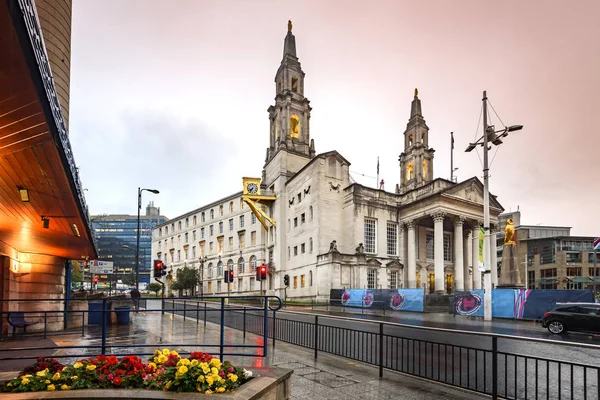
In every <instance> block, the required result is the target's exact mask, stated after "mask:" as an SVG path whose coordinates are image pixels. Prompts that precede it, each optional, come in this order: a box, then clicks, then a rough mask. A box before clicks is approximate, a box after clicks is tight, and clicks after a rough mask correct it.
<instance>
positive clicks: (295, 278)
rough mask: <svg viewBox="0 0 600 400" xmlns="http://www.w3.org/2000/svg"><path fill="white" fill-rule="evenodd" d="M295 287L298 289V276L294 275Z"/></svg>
mask: <svg viewBox="0 0 600 400" xmlns="http://www.w3.org/2000/svg"><path fill="white" fill-rule="evenodd" d="M294 289H298V276H294Z"/></svg>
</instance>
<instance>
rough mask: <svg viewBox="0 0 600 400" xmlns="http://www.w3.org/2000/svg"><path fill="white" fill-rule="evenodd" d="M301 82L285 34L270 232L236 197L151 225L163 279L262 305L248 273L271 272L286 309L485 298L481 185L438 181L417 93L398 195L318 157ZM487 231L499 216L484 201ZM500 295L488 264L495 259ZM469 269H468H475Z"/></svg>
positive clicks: (267, 189) (270, 167) (273, 123)
mask: <svg viewBox="0 0 600 400" xmlns="http://www.w3.org/2000/svg"><path fill="white" fill-rule="evenodd" d="M304 77H305V75H304V72H303V71H302V68H301V65H300V62H299V61H298V58H297V56H296V44H295V38H294V35H293V34H292V32H291V25H290V27H289V29H288V33H287V36H286V38H285V42H284V55H283V59H282V62H281V65H280V66H279V69H278V70H277V73H276V76H275V89H276V96H275V104H274V105H273V106H271V107H269V109H268V112H269V120H270V135H269V148H268V149H267V156H266V160H265V165H264V169H263V171H262V180H261V185H260V186H261V189H262V192H263V194H265V193H268V194H274V195H275V196H276V198H277V200H275V201H274V202H272V203H271V204H270V205H269V206H267V207H266V208H265V211H266V212H267V213H268V215H269V216H270V217H271V218H273V219H274V220H275V222H276V224H277V226H276V227H270V229H269V231H268V232H266V231H265V230H264V229H263V227H262V226H261V224H260V223H258V222H257V221H256V219H255V217H254V215H253V214H252V212H251V210H250V208H249V207H248V206H247V205H245V204H244V202H243V200H242V194H243V193H242V192H239V193H236V194H233V195H231V196H229V197H227V198H224V199H221V200H219V201H216V202H214V203H212V204H208V205H206V206H204V207H200V208H198V209H196V210H194V211H191V212H189V213H186V214H184V215H182V216H179V217H177V218H174V219H172V220H170V221H168V222H166V223H164V224H161V225H158V226H157V227H156V228H155V230H154V231H153V243H152V254H153V255H155V257H156V258H158V259H162V260H163V261H165V262H166V263H167V265H168V266H169V268H173V270H176V269H177V268H179V267H181V266H183V265H188V266H191V267H194V268H200V266H201V265H202V263H201V259H202V260H203V261H204V262H203V264H204V269H203V272H202V274H201V276H202V280H203V293H204V294H208V293H211V294H212V293H214V294H223V293H227V284H225V283H223V270H224V269H227V268H230V269H231V268H232V269H234V271H235V282H234V284H233V285H231V287H230V289H231V291H232V293H244V294H250V293H255V294H258V293H259V290H260V286H259V284H258V283H257V282H256V281H255V273H254V269H255V267H256V266H257V265H261V264H263V263H265V264H266V265H267V266H268V267H269V274H268V280H267V282H264V287H263V289H265V290H266V293H268V294H275V295H281V296H283V287H284V283H283V277H284V276H285V275H289V277H290V286H289V288H288V290H287V297H288V299H298V300H300V299H303V300H306V299H320V300H323V299H328V298H329V293H330V289H339V288H343V287H345V288H383V289H386V288H415V287H419V288H425V291H426V293H434V292H435V293H448V292H451V291H454V290H463V289H480V288H482V276H481V274H480V273H479V272H478V270H477V267H476V266H477V249H478V242H477V237H476V236H475V237H473V235H472V234H471V229H475V230H476V232H477V230H478V227H479V226H480V225H481V224H482V221H483V185H482V183H481V182H480V181H479V180H478V179H477V178H471V179H468V180H466V181H464V182H461V183H454V182H451V181H448V180H445V179H441V178H437V179H434V178H433V176H434V171H433V157H434V150H433V149H432V148H430V147H429V127H428V126H427V125H426V123H425V120H424V118H423V113H422V109H421V100H420V99H419V97H418V93H417V91H416V90H415V94H414V98H413V101H412V105H411V113H410V119H409V121H408V124H407V127H406V131H405V132H404V137H405V140H404V149H403V150H402V153H401V154H400V159H399V161H400V184H399V185H397V187H396V191H395V193H390V192H386V191H384V190H378V189H374V188H369V187H365V186H362V185H359V184H357V183H352V182H351V180H350V174H349V166H350V162H349V161H348V160H346V159H345V158H344V157H343V156H342V155H341V154H340V153H338V152H337V151H330V152H326V153H322V154H316V153H315V145H314V140H313V139H311V138H310V129H309V127H310V111H311V107H310V102H309V100H308V99H307V98H306V97H304ZM490 206H491V207H490V217H491V222H492V229H494V228H493V227H494V226H497V220H498V218H497V217H498V214H499V213H500V212H502V211H503V208H502V206H501V205H500V204H499V203H498V202H497V200H496V198H495V197H494V196H492V195H490ZM491 253H492V255H491V257H492V258H491V260H492V262H491V264H492V279H493V282H494V283H497V271H496V270H495V269H496V267H495V266H496V265H497V262H495V258H496V252H495V251H494V252H491ZM473 260H475V268H473Z"/></svg>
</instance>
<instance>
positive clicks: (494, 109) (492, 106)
mask: <svg viewBox="0 0 600 400" xmlns="http://www.w3.org/2000/svg"><path fill="white" fill-rule="evenodd" d="M488 104H489V105H490V107H491V108H492V110H493V111H494V114H496V117H498V120H500V123H501V124H502V126H503V127H504V126H506V125H504V122H502V118H500V116H499V115H498V113H497V112H496V110H495V109H494V106H493V105H492V103H491V102H490V101H489V100H488ZM491 120H492V118H491V116H490V121H491Z"/></svg>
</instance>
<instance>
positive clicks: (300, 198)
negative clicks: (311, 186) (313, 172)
mask: <svg viewBox="0 0 600 400" xmlns="http://www.w3.org/2000/svg"><path fill="white" fill-rule="evenodd" d="M300 202H302V193H298V203H300Z"/></svg>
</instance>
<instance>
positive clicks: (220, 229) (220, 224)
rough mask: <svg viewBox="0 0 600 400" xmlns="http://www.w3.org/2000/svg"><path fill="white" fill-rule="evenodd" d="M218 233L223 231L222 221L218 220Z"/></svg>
mask: <svg viewBox="0 0 600 400" xmlns="http://www.w3.org/2000/svg"><path fill="white" fill-rule="evenodd" d="M219 233H223V221H221V222H219Z"/></svg>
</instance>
